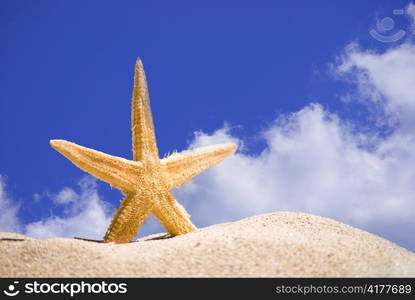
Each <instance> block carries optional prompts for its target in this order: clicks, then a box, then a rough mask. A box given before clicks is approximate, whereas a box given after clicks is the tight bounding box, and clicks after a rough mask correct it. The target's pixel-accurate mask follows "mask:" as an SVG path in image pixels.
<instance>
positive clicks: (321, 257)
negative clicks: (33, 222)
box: [0, 212, 415, 277]
mask: <svg viewBox="0 0 415 300" xmlns="http://www.w3.org/2000/svg"><path fill="white" fill-rule="evenodd" d="M0 276H1V277H415V254H414V253H413V252H410V251H408V250H406V249H404V248H401V247H399V246H397V245H396V244H394V243H392V242H389V241H388V240H385V239H383V238H380V237H378V236H376V235H373V234H370V233H368V232H365V231H362V230H359V229H356V228H353V227H351V226H348V225H345V224H342V223H339V222H337V221H334V220H331V219H326V218H322V217H319V216H315V215H309V214H303V213H293V212H278V213H271V214H265V215H260V216H254V217H250V218H246V219H243V220H240V221H237V222H233V223H224V224H217V225H213V226H210V227H206V228H202V229H200V230H198V231H197V232H194V233H190V234H185V235H181V236H176V237H169V238H166V234H156V235H151V236H148V237H145V238H142V239H139V240H138V241H136V242H131V243H128V244H105V243H98V242H93V241H84V240H77V239H71V238H49V239H42V240H38V239H32V238H29V237H26V236H23V235H19V234H14V233H0Z"/></svg>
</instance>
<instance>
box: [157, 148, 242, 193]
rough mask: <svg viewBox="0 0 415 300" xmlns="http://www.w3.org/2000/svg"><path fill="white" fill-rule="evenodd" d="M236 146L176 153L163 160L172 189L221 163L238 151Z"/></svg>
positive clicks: (162, 163)
mask: <svg viewBox="0 0 415 300" xmlns="http://www.w3.org/2000/svg"><path fill="white" fill-rule="evenodd" d="M236 148H237V147H236V145H235V144H219V145H213V146H207V147H202V148H197V149H194V150H186V151H183V152H180V153H174V154H172V155H170V156H169V157H167V158H164V159H162V160H161V165H162V167H163V168H164V170H165V171H166V172H167V177H168V178H169V180H170V187H171V188H173V187H179V186H180V185H182V184H183V183H185V182H186V181H188V180H190V179H191V178H192V177H194V176H196V175H198V174H200V173H201V172H203V171H204V170H206V169H207V168H209V167H211V166H213V165H216V164H217V163H219V162H221V161H222V160H223V159H225V158H226V157H227V156H229V155H231V154H232V153H234V152H235V151H236Z"/></svg>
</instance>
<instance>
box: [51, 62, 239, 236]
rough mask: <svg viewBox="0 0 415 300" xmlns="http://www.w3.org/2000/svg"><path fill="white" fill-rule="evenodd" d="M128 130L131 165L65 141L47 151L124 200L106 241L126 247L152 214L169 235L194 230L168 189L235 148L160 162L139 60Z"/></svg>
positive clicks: (228, 146)
mask: <svg viewBox="0 0 415 300" xmlns="http://www.w3.org/2000/svg"><path fill="white" fill-rule="evenodd" d="M131 129H132V143H133V147H132V148H133V160H127V159H124V158H121V157H116V156H111V155H108V154H105V153H103V152H100V151H96V150H93V149H89V148H85V147H82V146H79V145H77V144H74V143H71V142H68V141H65V140H51V141H50V144H51V146H52V147H53V148H54V149H55V150H57V151H59V152H60V153H61V154H62V155H64V156H65V157H66V158H68V159H69V160H70V161H72V162H73V163H74V164H75V165H76V166H78V167H79V168H80V169H82V170H84V171H86V172H88V173H91V174H92V175H94V176H95V177H97V178H99V179H101V180H103V181H105V182H107V183H109V184H110V185H111V186H114V187H115V188H117V189H119V190H120V191H121V192H122V193H123V194H124V195H125V197H124V199H123V200H121V204H120V207H119V208H118V210H117V212H116V213H115V214H114V217H113V219H112V222H111V224H110V226H109V228H108V230H107V232H106V234H105V236H104V241H105V242H115V243H128V242H130V241H131V239H132V238H133V237H134V236H135V235H136V234H137V231H138V229H139V228H140V226H141V225H142V223H143V221H144V219H145V218H147V217H148V215H149V214H150V213H154V215H155V216H156V217H157V219H158V220H159V221H160V222H161V224H163V226H164V227H165V228H166V230H167V231H168V232H169V233H170V234H172V235H179V234H185V233H189V232H192V231H195V230H196V227H195V226H194V225H193V224H192V222H191V221H190V219H189V217H190V216H189V215H188V214H187V212H186V210H185V209H184V208H183V207H182V206H181V205H180V204H179V203H177V201H176V200H175V199H174V197H173V196H172V195H171V193H170V189H172V188H174V187H179V186H180V185H182V184H183V183H185V182H186V181H188V180H190V179H191V178H192V177H194V176H196V175H197V174H199V173H201V172H202V171H204V170H205V169H207V168H209V167H211V166H213V165H215V164H217V163H219V162H220V161H222V160H223V159H224V158H225V157H227V156H228V155H231V154H232V153H234V152H235V151H236V145H234V144H219V145H214V146H208V147H202V148H198V149H195V150H187V151H183V152H181V153H174V154H172V155H170V156H169V157H167V158H163V159H159V154H158V149H157V143H156V137H155V133H154V125H153V120H152V115H151V109H150V99H149V96H148V89H147V82H146V77H145V73H144V69H143V65H142V63H141V60H140V59H137V62H136V65H135V76H134V91H133V96H132V112H131Z"/></svg>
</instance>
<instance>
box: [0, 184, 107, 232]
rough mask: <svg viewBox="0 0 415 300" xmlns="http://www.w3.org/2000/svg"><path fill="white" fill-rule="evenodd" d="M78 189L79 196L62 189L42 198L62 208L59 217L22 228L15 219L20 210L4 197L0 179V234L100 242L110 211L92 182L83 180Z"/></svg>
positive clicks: (4, 193)
mask: <svg viewBox="0 0 415 300" xmlns="http://www.w3.org/2000/svg"><path fill="white" fill-rule="evenodd" d="M78 186H79V192H77V191H75V190H73V189H71V188H68V187H65V188H63V189H62V190H61V191H60V192H58V193H57V194H50V193H48V194H46V195H45V196H44V197H49V198H51V199H52V200H53V201H54V203H55V205H57V206H60V207H62V208H63V214H62V215H61V216H50V217H48V218H46V219H44V220H41V221H37V222H33V223H29V224H24V225H23V224H22V222H21V221H20V220H19V218H18V208H19V207H18V206H17V205H13V204H12V203H13V201H12V199H9V198H8V197H7V195H6V192H5V180H4V178H1V177H0V209H1V212H2V213H1V214H0V231H11V232H20V233H23V234H26V235H29V236H32V237H35V238H48V237H74V236H79V237H87V238H96V239H101V238H102V237H103V235H104V233H105V230H106V228H107V227H108V224H109V222H110V217H111V211H112V209H110V207H109V205H108V203H106V202H105V201H103V200H101V198H100V196H99V195H98V192H97V184H96V180H95V179H94V178H92V177H90V176H85V177H83V178H82V179H81V180H80V181H79V182H78Z"/></svg>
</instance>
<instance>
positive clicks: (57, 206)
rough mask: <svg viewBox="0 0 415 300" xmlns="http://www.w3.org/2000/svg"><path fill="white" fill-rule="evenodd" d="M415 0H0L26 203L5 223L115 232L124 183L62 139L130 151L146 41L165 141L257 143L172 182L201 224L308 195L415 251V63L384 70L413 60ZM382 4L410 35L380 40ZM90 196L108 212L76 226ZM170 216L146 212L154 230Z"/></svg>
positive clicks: (17, 171)
mask: <svg viewBox="0 0 415 300" xmlns="http://www.w3.org/2000/svg"><path fill="white" fill-rule="evenodd" d="M409 4H410V2H408V1H364V2H363V1H336V2H334V1H296V2H292V1H284V2H283V1H251V2H241V1H227V2H226V3H223V1H209V2H207V3H205V4H201V3H197V4H196V3H194V2H193V1H174V2H171V1H170V2H169V1H152V2H151V3H149V1H120V2H115V1H36V2H34V1H11V0H3V1H1V2H0V37H1V39H2V41H3V43H2V46H1V47H0V66H1V71H0V138H1V147H0V174H1V175H2V177H1V178H2V181H1V182H2V185H1V193H0V195H2V197H3V204H1V203H0V207H2V208H7V210H8V211H11V212H13V213H12V216H9V217H8V218H4V219H3V221H1V220H0V226H3V228H1V227H0V230H6V229H10V230H12V229H13V230H16V231H20V232H23V233H26V234H32V235H33V236H39V237H45V236H50V235H55V236H56V235H58V236H73V235H78V236H79V235H81V236H85V237H97V238H99V236H100V234H101V233H102V232H103V231H105V227H106V225H107V224H106V222H108V220H109V217H110V215H111V213H112V212H113V210H114V209H115V208H116V207H117V206H118V201H119V199H120V197H121V195H120V193H119V192H118V191H116V190H111V189H110V187H109V186H108V185H107V184H105V183H102V182H97V181H94V180H92V179H91V178H88V177H84V176H85V175H84V173H83V172H82V171H80V170H79V169H77V168H76V167H75V166H73V165H72V163H70V162H69V161H68V160H66V159H65V158H64V157H62V156H61V155H60V154H59V153H57V152H56V151H54V150H53V149H52V148H51V147H50V146H49V143H48V141H49V140H50V139H54V138H59V139H66V140H69V141H73V142H76V143H78V144H80V145H84V146H87V147H91V148H94V149H97V150H101V151H104V152H106V153H109V154H112V155H117V156H122V157H125V158H131V157H132V154H131V137H130V98H131V92H132V79H133V67H134V62H135V59H136V57H137V56H140V57H141V58H142V60H143V63H144V66H145V69H146V73H147V79H148V82H149V89H150V97H151V101H152V110H153V114H154V120H155V126H156V134H157V138H158V145H159V149H160V153H161V154H163V153H167V152H169V151H172V150H174V149H177V150H184V149H187V148H188V147H189V145H190V146H196V145H204V144H207V143H216V142H220V141H236V142H238V143H239V144H243V148H242V151H241V152H240V153H239V154H237V155H236V156H235V157H234V158H231V159H229V161H226V162H224V163H223V165H222V164H221V165H220V166H218V167H217V168H214V169H213V170H212V171H209V172H207V173H206V174H203V175H201V176H199V177H197V178H196V179H195V180H194V181H193V182H192V183H190V184H189V185H187V186H185V187H184V188H183V189H182V190H178V191H175V194H176V197H177V198H178V201H179V202H181V203H183V204H184V206H185V207H186V208H187V209H188V211H189V212H190V213H191V214H192V215H193V221H194V222H195V224H196V225H198V226H207V225H210V224H213V223H216V222H227V221H233V220H237V219H240V218H242V217H247V216H250V215H254V214H258V213H266V212H272V211H279V210H293V211H304V212H309V213H315V214H319V215H323V216H326V217H330V218H334V219H337V220H339V221H342V222H345V223H348V224H350V225H353V226H356V227H359V228H362V229H365V230H368V231H370V232H373V233H376V234H378V235H380V236H383V237H386V238H388V239H389V240H392V241H394V242H396V243H398V244H399V245H402V246H404V247H406V248H408V249H411V250H413V251H414V250H415V241H414V239H413V237H412V232H413V226H414V225H415V223H413V221H412V220H413V219H414V217H415V215H414V214H409V213H408V211H411V210H412V211H414V208H415V203H414V202H415V199H414V196H413V193H412V192H414V189H413V188H412V187H411V185H410V182H415V181H412V179H414V180H415V175H413V173H412V171H411V170H412V169H415V168H414V167H415V165H414V162H415V159H412V156H411V154H410V151H409V150H408V149H410V147H409V146H410V145H411V144H410V143H412V135H411V132H412V131H411V129H412V128H415V126H413V124H412V123H411V122H410V121H408V120H411V116H412V115H411V113H412V112H415V110H412V104H411V103H412V102H411V101H412V99H414V92H411V91H409V90H408V89H405V87H406V86H407V87H411V86H413V85H411V84H412V82H413V81H414V79H412V81H411V79H410V76H409V77H408V76H406V77H405V78H406V79H405V80H398V82H395V81H393V80H389V79H388V78H385V77H382V76H384V75H382V74H387V75H388V74H389V75H390V76H391V77H393V78H399V75H400V74H404V75H405V74H414V73H413V72H414V69H411V66H412V64H413V62H414V59H415V55H413V52H414V51H413V45H414V42H413V38H412V36H413V19H414V18H415V12H414V11H413V10H411V7H412V6H410V5H409ZM394 9H403V10H405V14H404V15H393V10H394ZM411 12H412V13H413V14H412V15H411ZM385 17H391V18H393V20H394V21H395V22H396V24H395V28H394V29H393V30H391V31H390V32H384V33H383V34H389V35H390V34H393V33H395V32H396V31H397V30H398V29H403V30H405V32H406V36H405V37H404V38H402V39H400V40H398V41H396V42H393V43H382V42H380V41H377V40H375V39H374V38H372V37H371V36H370V34H369V30H370V29H373V28H376V26H377V22H378V21H379V20H382V19H383V18H385ZM377 29H379V28H377ZM402 61H403V62H406V61H407V62H408V63H407V64H406V63H402ZM408 66H409V67H408ZM385 76H386V75H385ZM408 78H409V79H408ZM402 82H403V83H402ZM401 83H402V84H404V86H403V88H404V91H406V93H405V92H404V94H402V92H401V91H402V89H400V84H401ZM402 99H403V100H402ZM310 103H315V104H314V105H311V106H310ZM225 124H227V125H225ZM229 128H230V129H229ZM313 128H314V129H315V131H313ZM308 130H309V131H310V132H308ZM195 132H198V134H196V135H195ZM337 140H338V142H335V141H337ZM403 141H405V142H403ZM333 143H334V144H333ZM402 145H404V146H402ZM313 147H314V148H313ZM284 149H286V152H284ZM313 149H315V153H316V155H310V153H314V152H313ZM330 149H331V150H330ZM319 153H322V155H321V156H319V155H317V154H319ZM402 153H404V154H402ZM323 154H324V155H323ZM388 155H389V156H388ZM414 156H415V155H414ZM333 157H334V158H333ZM408 157H409V158H408ZM290 162H291V163H290ZM264 166H265V167H264ZM266 166H268V167H266ZM269 166H275V168H270V167H269ZM360 168H361V169H360ZM236 169H237V170H239V172H238V173H237V174H234V173H233V172H232V170H236ZM325 172H326V173H325ZM397 173H398V175H399V174H401V176H398V175H396V174H397ZM241 174H244V176H247V177H249V179H250V180H248V179H247V178H245V177H243V176H242V175H241ZM304 174H309V175H307V176H306V175H304ZM330 174H331V175H330ZM393 175H395V176H393ZM238 176H242V177H241V178H239V177H238ZM319 176H320V177H319ZM390 176H392V178H396V180H397V182H396V183H394V184H392V183H391V182H392V181H393V180H390V178H391V177H390ZM218 178H223V180H222V181H221V182H218V180H219V179H218ZM246 180H248V182H249V184H246V182H245V181H246ZM344 181H346V183H344ZM252 182H255V184H254V183H252ZM356 182H358V183H356ZM282 183H284V184H282ZM389 185H390V186H389ZM227 187H228V188H227ZM247 189H248V190H247ZM256 191H260V192H258V195H256V194H255V193H256ZM264 191H267V193H265V192H264ZM239 193H240V194H239ZM251 193H252V194H251ZM264 193H265V194H264ZM246 195H252V198H251V199H250V200H249V199H244V197H246ZM345 195H347V196H348V197H347V199H349V198H350V201H348V200H347V199H346V198H344V196H345ZM256 197H259V198H261V199H256ZM230 199H231V200H230ZM264 199H265V200H264ZM328 199H330V200H328ZM76 203H83V204H82V205H80V206H77V205H76ZM91 203H93V204H94V205H92V206H91ZM370 208H374V209H373V210H372V209H370ZM375 208H376V209H375ZM377 208H379V209H377ZM82 209H86V210H88V209H90V210H95V211H98V212H99V214H98V216H96V218H98V219H99V218H101V219H99V220H98V221H96V222H97V223H96V226H95V227H96V230H95V231H93V230H92V231H88V230H86V231H85V230H84V229H83V228H81V226H79V227H77V226H75V225H74V223H79V224H84V223H82V222H84V221H85V220H84V219H82V218H86V217H87V216H90V215H86V216H85V215H82V212H81V210H82ZM2 211H3V210H2ZM91 216H92V217H91V218H92V219H93V218H94V215H93V214H92V215H91ZM77 218H78V219H77ZM56 220H60V223H59V224H61V225H56ZM78 221H79V222H78ZM65 222H69V223H70V222H72V223H71V224H72V225H68V226H66V225H65V224H67V223H65ZM85 222H86V221H85ZM89 222H90V224H92V223H93V222H94V220H89ZM91 222H92V223H91ZM11 223H13V224H14V226H11V225H10V224H11ZM62 224H63V225H62ZM65 226H66V227H65ZM57 228H58V229H57ZM160 230H162V229H161V228H160V227H159V226H158V224H157V222H156V221H155V220H150V221H149V222H147V224H145V226H144V227H143V229H142V230H141V231H140V235H143V234H148V233H152V232H157V231H160Z"/></svg>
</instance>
